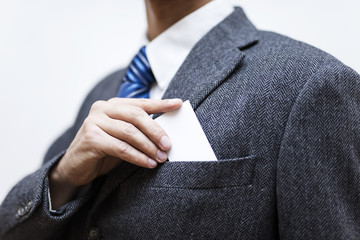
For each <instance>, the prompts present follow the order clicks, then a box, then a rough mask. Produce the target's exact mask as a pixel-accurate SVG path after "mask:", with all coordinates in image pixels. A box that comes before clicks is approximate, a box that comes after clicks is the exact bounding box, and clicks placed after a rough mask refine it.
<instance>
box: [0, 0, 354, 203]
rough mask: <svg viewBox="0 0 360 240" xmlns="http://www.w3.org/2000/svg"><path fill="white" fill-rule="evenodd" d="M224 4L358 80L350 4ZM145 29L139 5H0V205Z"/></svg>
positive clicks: (91, 0) (83, 0)
mask: <svg viewBox="0 0 360 240" xmlns="http://www.w3.org/2000/svg"><path fill="white" fill-rule="evenodd" d="M229 1H231V0H229ZM232 2H235V3H237V5H241V6H242V7H243V8H244V9H245V12H246V13H247V15H248V17H249V18H250V19H251V20H252V21H253V23H254V24H255V25H256V26H257V27H258V28H259V29H265V30H272V31H276V32H279V33H282V34H285V35H288V36H290V37H293V38H295V39H298V40H302V41H305V42H307V43H310V44H312V45H315V46H316V47H319V48H322V49H323V50H325V51H327V52H329V53H331V54H332V55H334V56H336V57H337V58H339V59H340V60H341V61H343V62H344V63H345V64H347V65H349V66H351V67H352V68H354V69H355V70H356V71H358V72H360V61H359V54H360V30H359V23H360V15H359V14H358V12H359V10H360V2H359V1H358V0H346V1H340V0H337V1H335V0H316V1H314V0H302V1H294V0H293V1H291V0H272V1H269V0H235V1H232ZM145 26H146V24H145V10H144V6H143V1H142V0H131V1H130V0H102V1H95V0H76V1H74V0H61V1H60V0H58V1H54V0H31V1H28V0H0V83H1V85H0V114H1V115H0V202H1V201H2V199H3V198H4V197H5V196H6V193H7V192H8V191H9V190H10V188H11V187H12V186H13V185H14V184H15V183H16V182H18V181H19V180H20V179H21V178H22V177H24V176H25V175H26V174H29V173H31V172H33V171H34V170H36V169H37V168H38V167H39V166H40V164H41V161H42V157H43V155H44V154H45V151H46V149H47V147H48V146H49V144H50V143H51V142H52V141H53V140H54V139H55V138H56V137H57V136H58V135H59V134H60V133H61V132H62V131H63V130H64V129H65V128H66V127H68V126H69V125H70V124H71V123H72V121H73V120H74V118H75V114H76V112H77V110H78V109H79V106H80V104H81V102H82V100H83V99H84V97H85V96H86V94H87V92H88V91H89V90H90V89H91V87H92V86H93V85H94V84H95V83H96V82H97V81H98V80H100V79H101V78H102V77H104V76H105V75H107V74H108V73H110V72H111V71H113V70H116V69H118V68H119V67H121V66H124V65H126V64H127V63H128V61H129V60H130V59H131V57H132V56H133V54H134V53H135V52H136V51H137V50H138V47H139V46H140V44H141V42H142V40H143V37H144V33H145Z"/></svg>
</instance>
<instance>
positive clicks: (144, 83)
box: [117, 46, 155, 98]
mask: <svg viewBox="0 0 360 240" xmlns="http://www.w3.org/2000/svg"><path fill="white" fill-rule="evenodd" d="M154 82H155V77H154V74H153V73H152V71H151V68H150V64H149V61H148V59H147V56H146V51H145V46H144V47H142V48H141V49H140V51H139V52H138V54H136V56H135V57H134V58H133V60H132V61H131V63H130V65H129V67H128V69H127V70H126V75H125V77H124V79H123V82H122V84H121V86H120V90H119V93H118V94H117V96H118V97H121V98H149V91H150V87H151V84H152V83H154Z"/></svg>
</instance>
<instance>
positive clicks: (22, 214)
mask: <svg viewBox="0 0 360 240" xmlns="http://www.w3.org/2000/svg"><path fill="white" fill-rule="evenodd" d="M122 76H123V70H120V71H116V72H114V73H112V74H110V75H109V76H108V77H106V78H105V79H104V80H102V81H100V82H99V83H98V84H97V85H96V86H95V87H94V88H93V89H92V91H91V92H90V93H89V94H88V96H87V97H86V99H85V101H84V102H83V104H82V106H81V108H80V111H79V113H78V116H77V118H76V120H75V123H74V125H73V127H71V128H69V129H68V130H67V131H66V132H65V133H64V134H63V135H62V136H60V137H59V138H58V139H57V140H56V141H55V142H54V143H53V144H52V145H51V147H50V148H49V149H48V151H47V153H46V156H45V158H44V162H43V165H42V167H41V168H40V169H38V170H37V171H36V172H34V173H32V174H30V175H28V176H27V177H25V178H24V179H22V180H21V181H20V182H19V183H17V184H16V185H15V186H14V187H13V189H12V190H11V191H10V192H9V193H8V195H7V196H6V198H5V200H4V201H3V203H2V204H1V206H0V239H1V240H6V239H11V240H13V239H15V240H17V239H64V238H63V237H62V234H66V232H67V229H68V226H70V225H69V224H70V222H71V221H72V220H73V219H74V218H75V217H76V215H77V214H79V212H80V211H81V210H82V209H85V210H86V207H87V203H89V202H90V201H89V200H90V199H92V198H93V197H94V196H95V194H96V192H97V191H98V188H99V187H100V186H101V179H99V181H95V182H96V183H95V184H92V187H91V188H90V189H89V191H87V193H86V194H83V195H81V196H78V197H77V198H76V199H75V200H73V201H71V202H69V203H68V204H66V205H64V206H63V207H62V208H61V211H58V212H56V213H55V214H54V213H51V212H50V211H49V199H48V189H49V184H48V178H47V176H48V173H49V171H50V169H51V168H52V166H54V165H55V164H56V163H57V162H58V161H59V160H60V159H61V157H62V156H63V155H64V153H65V151H66V149H67V148H68V146H69V145H70V143H71V142H72V140H73V139H74V137H75V135H76V133H77V131H78V129H79V128H80V126H81V125H82V123H83V121H84V119H85V118H86V116H87V115H88V113H89V109H90V107H91V105H92V104H93V103H94V102H95V101H97V100H107V99H109V98H111V97H113V96H116V92H117V89H118V85H119V84H120V79H122ZM85 210H84V211H85Z"/></svg>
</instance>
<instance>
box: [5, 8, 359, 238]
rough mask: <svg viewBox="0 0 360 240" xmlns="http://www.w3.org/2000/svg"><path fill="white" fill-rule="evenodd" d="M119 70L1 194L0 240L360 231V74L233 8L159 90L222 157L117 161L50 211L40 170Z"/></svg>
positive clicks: (343, 234)
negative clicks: (151, 164)
mask: <svg viewBox="0 0 360 240" xmlns="http://www.w3.org/2000/svg"><path fill="white" fill-rule="evenodd" d="M124 75H125V71H124V70H120V71H118V72H115V73H113V74H111V75H110V76H108V77H107V78H106V79H104V80H103V81H101V82H100V83H99V84H98V85H97V86H96V87H95V88H94V89H93V90H92V91H91V92H90V94H89V95H88V97H87V98H86V100H85V101H84V104H83V105H82V107H81V109H80V112H79V115H78V117H77V119H76V121H75V123H74V125H73V126H72V127H71V128H70V129H69V130H68V131H67V132H65V133H64V134H63V135H62V136H61V137H60V138H59V139H58V140H57V141H56V142H55V143H54V144H53V145H52V146H51V148H50V149H49V151H48V153H47V155H46V157H45V161H44V164H43V166H42V167H41V168H40V169H39V170H38V171H36V172H34V173H32V174H30V175H29V176H27V177H26V178H24V179H23V180H22V181H20V182H19V183H18V184H17V185H16V186H15V187H14V188H13V190H12V191H11V192H10V193H9V194H8V196H7V197H6V199H5V200H4V202H3V203H2V205H1V207H0V222H1V224H0V239H1V240H8V239H11V240H12V239H15V240H18V239H56V240H57V239H76V240H77V239H87V238H88V236H89V235H91V236H94V234H90V233H95V236H98V239H101V238H103V239H195V240H196V239H251V240H279V239H281V240H308V239H311V240H323V239H326V240H339V239H340V240H359V239H360V94H359V92H360V76H359V74H357V73H356V72H354V71H353V70H352V69H350V68H349V67H347V66H345V65H344V64H342V63H341V62H339V61H338V60H337V59H335V58H334V57H332V56H330V55H329V54H326V53H324V52H323V51H320V50H318V49H316V48H314V47H312V46H309V45H307V44H304V43H301V42H298V41H295V40H293V39H290V38H288V37H285V36H282V35H279V34H275V33H272V32H267V31H259V30H257V29H256V28H255V27H254V26H253V25H252V24H251V23H250V22H249V20H248V19H247V18H246V16H245V14H244V13H243V11H242V10H241V9H237V10H235V11H234V13H233V14H232V15H230V16H229V17H228V18H227V19H225V20H224V21H223V22H221V23H220V24H219V25H218V26H216V27H215V28H213V29H212V30H211V31H210V32H209V34H207V35H206V36H204V38H203V39H202V40H200V42H198V43H197V44H196V46H195V47H194V48H193V49H192V50H191V52H190V54H189V55H188V57H187V59H186V60H185V61H184V63H183V65H182V66H181V67H180V69H179V71H178V72H177V74H176V75H175V77H174V78H173V79H172V81H171V83H170V85H169V87H168V89H167V91H166V93H165V95H164V98H172V97H178V98H181V99H183V100H187V99H189V100H190V102H191V103H192V106H193V108H194V110H195V113H196V115H197V117H198V119H199V122H200V124H201V126H202V128H203V130H204V132H205V134H206V136H207V137H208V139H209V142H210V144H211V146H212V148H213V150H214V153H215V154H216V156H217V158H218V159H219V160H218V161H208V162H196V161H191V162H165V163H164V164H159V166H158V167H157V168H156V169H145V168H140V167H137V166H135V165H132V164H130V163H127V162H124V163H122V164H121V165H120V166H119V167H118V168H116V169H114V170H113V171H112V172H111V173H110V174H109V175H107V176H106V177H105V178H100V179H98V180H97V181H95V182H94V184H93V185H91V189H90V190H89V191H88V192H87V193H86V195H84V196H83V197H78V198H76V199H75V200H73V201H71V202H69V203H68V204H67V205H66V206H65V207H64V212H63V213H61V214H60V215H56V216H55V215H52V214H51V213H49V207H48V200H47V189H48V181H47V176H48V173H49V170H50V169H51V168H52V167H53V166H54V165H56V164H57V163H58V161H59V159H61V157H62V156H63V155H62V154H63V153H64V152H63V150H65V149H66V148H67V147H68V146H69V145H70V144H71V141H72V139H73V138H74V137H75V135H76V133H77V132H78V130H79V128H80V127H81V125H82V123H83V122H84V119H86V117H87V116H88V113H89V110H90V108H91V105H92V104H93V103H94V102H95V101H97V100H107V99H110V98H112V97H114V96H116V94H117V91H118V89H119V84H120V81H121V79H122V78H123V76H124ZM188 134H189V137H191V133H188ZM59 153H60V154H59ZM189 154H191V153H190V152H189ZM194 160H196V159H194ZM99 185H100V187H98V186H99ZM99 188H101V189H100V190H99ZM29 201H31V202H32V203H33V204H32V206H31V208H30V209H29V208H28V209H29V212H28V213H27V214H26V215H24V216H22V217H18V218H17V217H16V213H17V211H18V209H19V208H20V209H21V208H23V206H24V204H26V203H29Z"/></svg>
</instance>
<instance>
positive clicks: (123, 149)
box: [118, 141, 130, 155]
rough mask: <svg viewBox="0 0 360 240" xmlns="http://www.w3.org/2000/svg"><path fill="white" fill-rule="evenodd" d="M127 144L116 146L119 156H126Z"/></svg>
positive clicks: (121, 143)
mask: <svg viewBox="0 0 360 240" xmlns="http://www.w3.org/2000/svg"><path fill="white" fill-rule="evenodd" d="M129 147H130V146H129V144H127V143H126V142H122V141H121V142H119V144H118V151H119V154H120V155H124V154H127V153H128V151H129Z"/></svg>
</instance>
